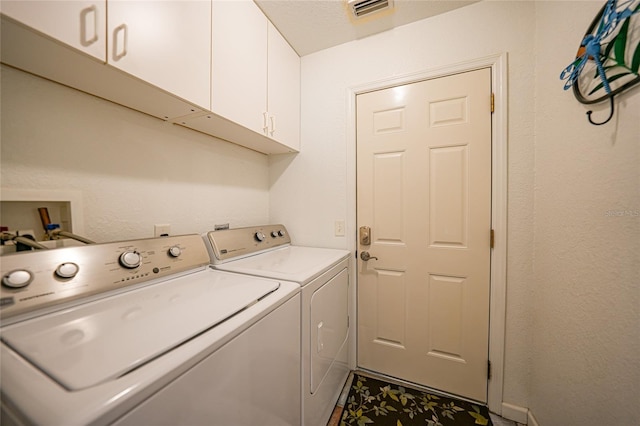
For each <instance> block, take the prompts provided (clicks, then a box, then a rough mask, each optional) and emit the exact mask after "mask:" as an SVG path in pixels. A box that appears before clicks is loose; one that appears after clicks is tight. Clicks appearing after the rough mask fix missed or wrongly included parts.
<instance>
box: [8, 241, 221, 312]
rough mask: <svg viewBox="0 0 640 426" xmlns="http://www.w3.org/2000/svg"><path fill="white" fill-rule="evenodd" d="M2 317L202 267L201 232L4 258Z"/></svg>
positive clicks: (205, 255) (204, 260) (206, 257)
mask: <svg viewBox="0 0 640 426" xmlns="http://www.w3.org/2000/svg"><path fill="white" fill-rule="evenodd" d="M0 262H1V273H2V285H1V286H0V318H1V319H2V320H3V321H4V320H5V319H6V318H9V317H14V316H15V315H20V314H26V313H29V312H32V311H36V310H39V309H43V308H47V307H51V306H55V305H58V304H62V303H66V302H71V301H73V300H76V299H81V298H85V297H88V296H92V295H96V294H100V293H103V292H107V291H112V290H117V289H119V288H123V287H127V286H131V285H136V284H140V283H144V282H145V281H149V280H152V279H156V278H161V277H164V276H167V275H171V274H176V273H179V272H185V271H189V270H192V269H197V268H200V267H203V266H205V265H207V264H208V263H209V254H208V252H207V249H206V247H205V244H204V242H203V240H202V238H201V237H200V236H199V235H181V236H171V237H160V238H147V239H142V240H132V241H120V242H113V243H106V244H91V245H86V246H74V247H67V248H59V249H52V250H37V251H30V252H20V253H15V254H11V255H7V256H3V257H2V259H0Z"/></svg>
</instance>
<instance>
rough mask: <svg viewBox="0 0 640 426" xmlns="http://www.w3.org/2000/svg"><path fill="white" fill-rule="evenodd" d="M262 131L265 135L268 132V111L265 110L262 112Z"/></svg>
mask: <svg viewBox="0 0 640 426" xmlns="http://www.w3.org/2000/svg"><path fill="white" fill-rule="evenodd" d="M262 131H263V132H264V134H265V135H266V134H267V133H268V132H269V113H268V112H267V111H265V112H263V113H262Z"/></svg>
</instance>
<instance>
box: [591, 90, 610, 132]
mask: <svg viewBox="0 0 640 426" xmlns="http://www.w3.org/2000/svg"><path fill="white" fill-rule="evenodd" d="M609 101H611V111H610V112H609V117H608V118H607V119H606V120H604V121H603V122H602V123H596V122H595V121H593V120H592V119H591V114H592V113H593V111H587V119H588V120H589V123H591V124H593V125H594V126H602V125H603V124H607V123H608V122H609V120H611V117H613V111H614V110H615V108H614V105H613V95H612V96H609Z"/></svg>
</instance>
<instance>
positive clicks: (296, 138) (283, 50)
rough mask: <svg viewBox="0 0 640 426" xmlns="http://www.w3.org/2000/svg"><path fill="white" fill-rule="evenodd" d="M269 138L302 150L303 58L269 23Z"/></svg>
mask: <svg viewBox="0 0 640 426" xmlns="http://www.w3.org/2000/svg"><path fill="white" fill-rule="evenodd" d="M268 65H269V66H268V76H269V85H268V90H267V100H268V102H267V109H268V111H269V135H268V136H269V137H271V138H273V139H275V140H277V141H278V142H280V143H283V144H285V145H287V146H289V147H291V148H293V149H295V150H299V149H300V57H299V56H298V54H297V53H296V52H295V50H293V48H291V46H290V45H289V43H287V41H286V40H285V39H284V37H282V35H281V34H280V32H278V30H277V29H276V28H275V27H274V26H273V24H271V22H269V58H268Z"/></svg>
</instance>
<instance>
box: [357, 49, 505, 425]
mask: <svg viewBox="0 0 640 426" xmlns="http://www.w3.org/2000/svg"><path fill="white" fill-rule="evenodd" d="M481 68H491V90H492V92H493V93H494V96H495V111H494V113H493V114H492V115H491V226H492V229H493V230H494V232H495V240H494V247H493V249H492V250H491V282H490V285H491V294H490V302H489V360H490V361H491V370H492V374H491V375H492V377H491V380H489V381H488V389H487V405H488V407H489V410H490V411H492V412H494V413H496V414H502V398H503V388H504V346H505V338H504V337H505V328H506V321H505V319H506V290H507V183H508V180H507V173H508V163H507V146H508V133H507V119H508V111H507V109H508V108H507V99H508V96H507V90H508V86H507V53H506V52H503V53H500V54H496V55H491V56H486V57H482V58H477V59H472V60H468V61H464V62H460V63H456V64H452V65H447V66H444V67H438V68H434V69H428V70H424V71H420V72H417V73H411V74H406V75H402V76H394V77H390V78H387V79H382V80H376V81H371V82H367V83H362V84H359V85H354V86H351V87H349V88H347V94H346V95H347V135H346V139H347V206H348V207H347V209H348V212H349V214H348V220H347V225H346V231H347V235H356V226H357V218H356V208H357V200H356V184H357V181H356V96H357V95H359V94H362V93H366V92H371V91H374V90H381V89H387V88H390V87H394V86H399V85H403V84H408V83H414V82H417V81H421V80H428V79H433V78H438V77H445V76H448V75H452V74H458V73H461V72H467V71H474V70H477V69H481ZM487 102H489V100H488V99H487ZM488 243H489V241H488V237H487V244H488ZM348 244H349V250H350V251H351V252H352V253H355V252H356V250H357V245H356V240H355V238H350V239H348ZM353 269H354V272H353V274H354V276H353V277H352V279H353V281H352V282H355V283H356V285H355V286H354V290H353V293H352V295H351V296H352V309H351V312H353V313H356V309H357V307H356V306H355V300H356V291H357V270H356V269H357V268H353ZM356 318H357V316H356ZM350 333H351V336H350V337H351V338H352V340H351V342H354V343H353V344H352V347H351V348H350V349H351V351H350V352H351V353H352V354H353V355H352V357H351V359H350V364H351V365H353V366H355V365H357V359H356V355H355V354H356V345H355V342H356V341H357V340H356V335H355V334H356V327H351V331H350Z"/></svg>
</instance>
